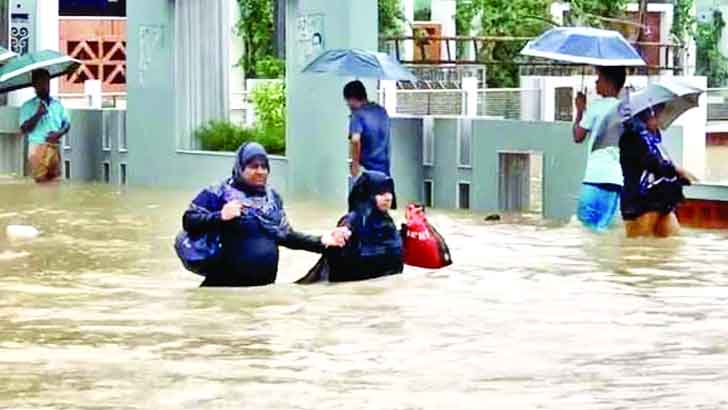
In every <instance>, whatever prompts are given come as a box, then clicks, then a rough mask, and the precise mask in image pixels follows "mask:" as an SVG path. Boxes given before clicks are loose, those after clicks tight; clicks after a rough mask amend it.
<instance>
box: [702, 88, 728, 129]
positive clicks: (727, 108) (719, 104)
mask: <svg viewBox="0 0 728 410" xmlns="http://www.w3.org/2000/svg"><path fill="white" fill-rule="evenodd" d="M706 94H707V98H708V121H728V88H709V89H708V91H707V93H706Z"/></svg>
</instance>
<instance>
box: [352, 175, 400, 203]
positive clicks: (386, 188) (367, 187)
mask: <svg viewBox="0 0 728 410" xmlns="http://www.w3.org/2000/svg"><path fill="white" fill-rule="evenodd" d="M385 192H389V193H391V194H392V197H393V199H392V209H396V200H395V199H394V180H393V179H392V178H391V177H389V176H387V175H386V174H384V173H382V172H377V171H366V172H364V173H362V175H361V176H360V177H359V178H358V179H357V180H356V182H355V183H354V187H353V188H352V189H351V193H350V194H349V212H362V211H365V210H372V211H373V210H377V211H378V209H377V206H376V199H375V196H377V195H379V194H383V193H385Z"/></svg>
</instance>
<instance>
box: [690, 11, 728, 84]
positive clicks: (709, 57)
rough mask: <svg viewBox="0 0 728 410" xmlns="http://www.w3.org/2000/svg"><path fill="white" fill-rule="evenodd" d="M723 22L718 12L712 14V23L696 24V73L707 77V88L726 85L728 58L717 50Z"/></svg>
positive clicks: (721, 15)
mask: <svg viewBox="0 0 728 410" xmlns="http://www.w3.org/2000/svg"><path fill="white" fill-rule="evenodd" d="M724 27H725V20H723V13H721V12H720V11H719V10H715V11H714V12H713V19H712V21H709V22H705V23H698V26H697V31H696V33H695V42H696V46H697V49H698V55H697V67H696V72H697V74H698V75H704V76H706V77H708V87H724V86H726V84H728V58H726V57H725V56H724V55H723V54H722V53H721V52H720V48H719V44H720V40H721V35H722V33H723V28H724Z"/></svg>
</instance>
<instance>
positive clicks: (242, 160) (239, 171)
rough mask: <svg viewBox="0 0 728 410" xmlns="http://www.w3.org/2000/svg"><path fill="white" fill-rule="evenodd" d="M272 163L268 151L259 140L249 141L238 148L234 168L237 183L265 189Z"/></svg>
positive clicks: (234, 177)
mask: <svg viewBox="0 0 728 410" xmlns="http://www.w3.org/2000/svg"><path fill="white" fill-rule="evenodd" d="M269 174H270V163H269V161H268V153H267V152H266V151H265V148H263V146H262V145H260V144H258V143H257V142H248V143H245V144H243V145H241V146H240V148H238V152H237V155H236V159H235V167H234V168H233V179H234V181H235V182H236V183H239V184H242V185H244V186H247V187H251V188H255V189H264V188H265V186H266V184H267V183H268V175H269Z"/></svg>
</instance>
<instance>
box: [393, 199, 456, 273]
mask: <svg viewBox="0 0 728 410" xmlns="http://www.w3.org/2000/svg"><path fill="white" fill-rule="evenodd" d="M405 219H406V220H407V223H406V224H405V226H404V228H405V229H404V235H403V236H404V263H405V264H407V265H410V266H417V267H419V268H427V269H439V268H444V267H445V266H449V265H451V264H452V258H451V257H450V250H449V249H448V247H447V244H446V243H445V239H443V237H442V236H441V235H440V234H439V233H438V232H437V230H435V228H434V227H433V226H432V225H430V223H429V222H427V217H426V216H425V208H424V207H423V206H419V205H416V204H410V205H408V206H407V210H406V212H405Z"/></svg>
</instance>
